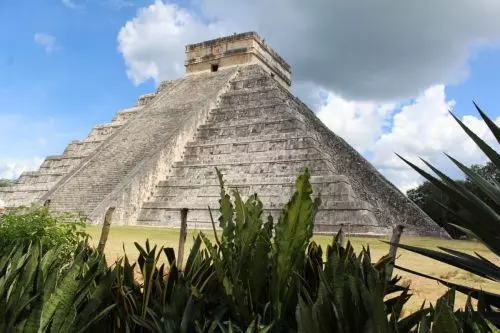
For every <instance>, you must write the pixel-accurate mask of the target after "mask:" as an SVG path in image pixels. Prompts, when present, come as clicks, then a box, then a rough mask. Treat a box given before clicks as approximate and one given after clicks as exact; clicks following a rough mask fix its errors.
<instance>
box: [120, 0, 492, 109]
mask: <svg viewBox="0 0 500 333" xmlns="http://www.w3.org/2000/svg"><path fill="white" fill-rule="evenodd" d="M195 4H198V5H199V8H198V7H196V8H194V9H191V10H188V9H185V8H181V7H178V6H177V5H174V4H170V3H165V2H163V1H161V0H156V1H155V2H154V3H153V4H152V5H150V6H148V7H145V8H143V9H140V10H139V11H138V12H137V15H136V17H135V18H133V19H132V20H130V21H128V22H127V23H126V25H125V26H124V27H123V28H122V30H121V31H120V35H119V37H118V42H119V49H120V51H121V52H122V54H123V56H124V58H125V62H126V64H127V68H128V72H129V76H130V77H131V79H132V80H133V81H134V82H135V83H140V82H142V81H145V80H147V79H148V78H153V79H154V80H156V81H161V80H165V79H172V78H176V77H178V76H180V75H182V73H183V60H184V54H183V51H184V48H183V47H184V45H185V44H187V43H191V42H199V41H203V40H205V39H210V38H215V37H218V36H220V35H221V34H228V33H229V34H231V33H233V32H243V31H248V30H256V31H257V32H259V33H260V34H261V35H262V37H263V38H265V39H266V40H267V41H268V42H269V44H270V45H271V46H273V47H274V48H275V49H277V51H278V52H279V53H280V54H281V55H282V56H283V57H284V58H285V59H286V60H287V61H288V62H289V63H290V64H291V65H292V70H293V75H294V82H296V83H297V82H313V83H315V84H317V85H320V86H322V87H324V88H325V89H326V90H328V91H335V92H336V93H338V94H340V95H341V96H344V97H346V98H349V99H355V100H378V101H387V100H389V101H394V100H401V99H406V98H411V97H414V96H415V95H417V94H419V93H421V92H423V91H424V90H425V89H426V88H428V87H429V86H432V85H435V84H440V83H444V84H449V83H455V82H458V81H461V80H463V79H464V78H465V77H466V76H467V74H468V67H467V61H468V58H469V56H470V51H471V48H473V46H477V45H496V43H498V42H499V41H500V20H498V15H500V2H499V1H491V0H477V1H469V0H442V1H439V2H435V1H432V0H421V1H410V2H408V1H405V2H401V3H398V2H396V3H395V2H394V1H389V0H382V1H376V2H374V1H369V0H364V1H342V0H331V1H323V0H312V1H311V2H307V1H301V0H276V1H273V2H272V4H270V3H269V1H268V0H255V1H246V2H243V1H238V0H236V1H235V0H200V1H197V2H195ZM195 13H196V14H195Z"/></svg>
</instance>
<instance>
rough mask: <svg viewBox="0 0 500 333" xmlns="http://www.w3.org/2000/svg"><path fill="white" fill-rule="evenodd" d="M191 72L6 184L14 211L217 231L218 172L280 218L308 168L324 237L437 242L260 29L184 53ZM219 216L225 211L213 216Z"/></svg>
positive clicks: (425, 221)
mask: <svg viewBox="0 0 500 333" xmlns="http://www.w3.org/2000/svg"><path fill="white" fill-rule="evenodd" d="M186 58H187V60H186V72H187V73H186V76H185V77H183V78H181V79H178V80H172V81H166V82H163V83H162V84H161V85H160V86H159V87H158V89H157V91H156V92H155V93H154V94H149V95H146V96H142V97H140V98H139V100H138V102H137V105H136V106H135V107H133V108H130V109H126V110H123V111H120V112H118V113H117V115H116V116H115V118H114V119H113V121H112V122H111V123H109V124H105V125H98V126H96V127H95V128H94V129H93V130H92V131H91V133H90V134H89V136H88V137H87V138H86V139H84V140H82V141H73V142H71V143H70V144H69V145H68V147H67V148H66V150H65V151H64V153H63V154H62V155H60V156H50V157H47V158H46V160H45V161H44V162H43V164H42V165H41V167H40V169H39V170H38V171H36V172H26V173H23V174H22V175H21V177H20V178H19V180H18V182H17V184H16V185H14V186H11V187H10V188H6V189H5V188H4V189H2V188H0V191H1V192H0V199H3V200H4V201H5V202H6V205H7V206H8V207H15V206H19V205H23V204H24V205H25V204H30V203H39V204H43V203H45V204H48V205H49V207H50V209H51V210H53V211H56V212H62V211H71V212H81V213H83V214H84V215H85V216H86V217H87V219H88V221H89V222H90V223H100V222H102V220H103V216H104V213H105V211H106V210H107V208H108V207H111V206H113V207H115V208H116V210H115V213H114V216H113V224H120V225H149V226H168V227H178V226H179V225H180V210H181V209H183V208H187V209H188V216H187V219H188V226H189V227H191V228H211V226H212V225H211V222H210V217H209V212H208V208H207V207H208V206H210V207H212V208H218V198H219V193H220V190H219V185H218V181H217V176H216V172H215V167H217V168H219V170H221V171H222V173H223V174H224V178H225V181H226V184H227V185H228V186H229V187H230V188H237V189H238V190H239V192H240V193H241V194H242V196H243V197H246V196H248V195H250V194H253V193H258V195H259V197H260V198H261V200H262V201H263V202H264V207H265V208H266V209H267V212H268V213H270V214H271V215H273V216H277V215H279V210H280V208H281V207H282V206H283V204H284V203H286V202H287V200H288V199H289V198H290V196H291V194H292V193H293V190H294V182H295V179H296V177H297V175H298V174H299V173H300V172H301V171H303V170H304V168H305V167H308V168H309V171H310V173H311V175H312V177H311V182H312V184H313V188H314V191H315V193H317V194H320V195H321V199H322V205H321V210H320V212H319V214H318V216H317V220H316V232H320V233H333V232H336V231H337V230H338V229H339V228H340V227H341V226H343V228H344V230H346V231H348V232H350V233H353V234H377V235H380V234H389V233H390V232H391V230H392V227H393V226H394V225H395V224H403V225H405V226H406V233H407V234H419V235H438V234H439V233H440V229H439V228H437V227H436V226H435V224H434V222H432V221H431V220H430V218H429V217H428V216H427V215H425V213H423V212H422V211H421V210H420V209H419V208H418V207H417V206H416V205H415V204H413V203H412V202H411V201H410V200H409V199H407V198H406V196H405V195H404V194H403V193H401V192H400V191H399V190H398V189H397V188H396V187H394V186H393V185H392V184H391V183H390V182H389V181H387V180H386V179H385V178H384V177H383V176H382V175H381V174H380V173H379V172H378V171H377V170H376V169H375V168H374V167H373V166H372V165H371V164H370V163H369V162H367V161H366V160H365V159H364V158H363V157H362V156H361V155H360V154H359V153H357V152H356V151H355V150H354V149H353V148H352V147H350V146H349V145H348V144H347V143H346V142H345V141H344V140H343V139H342V138H340V137H338V136H337V135H335V134H334V133H332V132H331V131H330V130H329V129H328V128H327V127H326V126H325V125H323V124H322V123H321V121H320V120H319V119H318V118H317V117H316V116H315V114H314V113H313V112H312V111H311V110H310V109H309V108H308V107H307V106H306V105H304V104H303V103H302V102H301V101H300V100H299V99H297V98H296V97H294V96H293V95H292V94H291V93H290V92H289V87H290V84H291V80H290V78H291V74H290V66H289V65H288V64H287V63H286V62H285V61H284V60H283V59H282V58H281V57H280V56H279V55H278V54H277V53H276V52H275V51H273V50H272V49H271V48H270V47H269V46H267V45H266V44H265V42H264V41H263V40H262V39H261V38H260V37H259V36H258V35H257V34H256V33H253V32H250V33H243V34H237V35H232V36H229V37H224V38H219V39H216V40H211V41H206V42H203V43H199V44H193V45H188V46H186ZM214 218H217V216H214Z"/></svg>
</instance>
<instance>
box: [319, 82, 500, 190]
mask: <svg viewBox="0 0 500 333" xmlns="http://www.w3.org/2000/svg"><path fill="white" fill-rule="evenodd" d="M454 104H455V102H454V101H453V100H447V98H446V94H445V87H444V86H443V85H436V86H433V87H430V88H429V89H427V90H426V91H425V92H424V93H423V94H422V95H421V96H419V97H418V98H417V99H415V100H414V101H412V102H409V103H407V104H404V105H402V106H397V105H395V104H394V105H389V104H380V103H375V102H357V101H348V100H345V99H343V98H341V97H340V96H337V95H334V94H332V93H330V94H329V95H328V98H327V101H326V105H324V106H323V107H321V108H320V109H319V111H318V117H319V118H320V119H321V120H322V121H323V122H324V123H325V124H326V125H327V126H328V127H329V128H330V129H331V130H332V131H334V132H335V133H337V134H338V135H340V136H341V137H343V138H344V139H346V140H347V141H348V142H349V143H350V144H351V145H353V146H354V147H355V148H356V149H357V150H358V151H360V152H361V153H364V154H365V156H369V159H370V161H371V162H372V163H373V164H374V165H375V167H377V169H379V170H380V171H381V172H382V173H383V174H384V175H385V176H386V177H387V178H388V179H389V180H391V181H392V182H393V183H394V184H395V185H396V186H398V187H399V188H400V189H401V190H403V191H406V190H407V189H409V188H412V187H415V186H416V185H418V184H419V183H421V182H422V178H421V177H419V175H418V174H417V173H416V172H415V171H413V170H412V169H411V168H410V167H409V166H408V165H406V164H405V163H404V162H403V161H402V160H400V159H399V158H398V157H397V156H396V154H395V153H398V154H400V155H402V156H403V157H405V158H408V159H410V160H411V161H413V162H417V164H419V165H422V163H420V161H419V160H417V158H418V157H422V158H424V159H425V160H427V161H429V162H431V163H432V164H433V165H436V166H438V167H439V168H442V169H444V170H447V172H452V173H453V174H454V175H456V176H459V175H460V174H459V173H458V172H456V171H455V170H453V169H452V168H450V167H451V163H450V162H449V160H448V159H447V158H445V157H444V155H443V152H446V153H448V154H450V155H452V156H454V157H456V158H458V159H459V160H460V161H461V162H462V163H465V164H466V165H470V164H474V163H485V162H486V158H485V156H484V155H483V154H482V153H481V152H480V150H479V149H478V148H477V147H476V145H475V144H474V142H473V141H472V140H471V139H470V138H469V137H468V136H467V135H466V134H465V133H464V131H463V130H462V129H461V128H460V127H459V125H458V124H457V123H456V121H455V120H454V119H453V118H452V116H451V115H450V114H449V112H448V111H449V110H452V109H453V106H454ZM461 120H462V121H463V122H464V123H465V124H466V125H467V126H469V128H471V129H472V130H473V131H474V132H475V133H476V134H477V135H479V136H480V137H482V138H483V139H485V140H487V141H488V142H489V143H490V144H495V143H494V140H493V137H492V135H491V133H490V132H489V130H488V129H487V127H486V125H485V124H484V122H483V121H482V120H481V119H480V118H479V116H478V117H476V116H471V115H466V116H463V117H462V119H461ZM495 121H496V122H497V123H498V124H500V117H499V118H497V119H496V120H495Z"/></svg>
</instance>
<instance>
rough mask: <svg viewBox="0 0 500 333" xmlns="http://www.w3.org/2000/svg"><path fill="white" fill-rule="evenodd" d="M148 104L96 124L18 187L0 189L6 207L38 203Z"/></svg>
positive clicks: (23, 176) (143, 99)
mask: <svg viewBox="0 0 500 333" xmlns="http://www.w3.org/2000/svg"><path fill="white" fill-rule="evenodd" d="M147 101H148V96H143V97H141V98H139V100H138V101H137V105H136V106H135V107H132V108H129V109H125V110H121V111H119V112H118V113H117V114H116V115H115V117H114V118H113V120H112V121H111V122H110V123H107V124H102V125H96V126H95V127H94V128H93V129H92V131H91V132H90V133H89V135H88V136H87V137H86V138H85V139H83V140H81V141H80V140H75V141H72V142H71V143H70V144H69V145H68V146H67V147H66V149H65V150H64V153H63V154H62V155H56V156H48V157H47V158H46V159H45V160H44V161H43V163H42V164H41V166H40V168H39V170H38V171H30V172H24V173H23V174H21V176H20V177H19V179H18V181H17V183H16V184H15V185H13V186H10V187H5V188H0V198H1V199H3V200H4V201H5V203H6V206H7V207H16V206H21V205H30V204H31V203H34V202H37V201H39V200H40V199H41V198H42V197H43V196H44V195H45V194H46V193H47V192H49V190H51V189H52V188H54V186H56V184H57V183H58V182H59V181H60V180H61V179H62V178H63V177H64V176H66V175H68V174H69V173H70V172H71V171H73V170H74V169H75V168H76V167H77V166H78V165H80V164H81V163H82V161H83V160H85V159H86V158H88V157H90V156H92V155H93V154H94V152H95V151H96V150H97V148H98V147H99V146H101V145H102V144H103V143H104V142H106V141H107V140H108V139H109V138H110V137H111V136H112V135H113V134H115V133H117V132H119V131H120V129H122V128H123V126H124V125H125V124H127V122H128V121H129V120H131V119H133V118H134V117H136V116H137V115H138V114H139V113H140V111H141V110H142V109H143V108H144V106H145V105H146V104H147Z"/></svg>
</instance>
